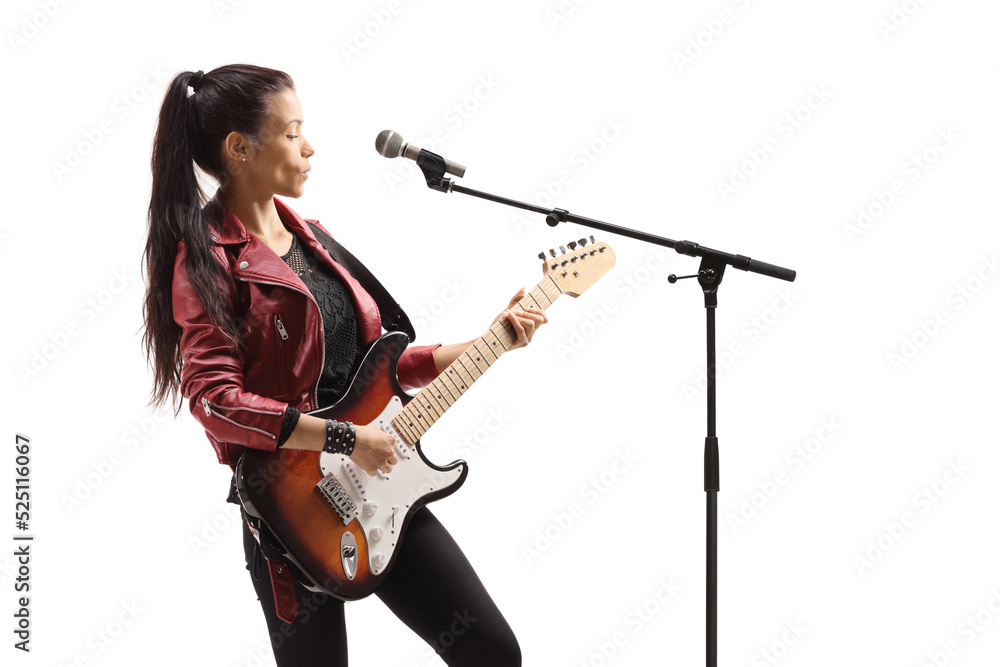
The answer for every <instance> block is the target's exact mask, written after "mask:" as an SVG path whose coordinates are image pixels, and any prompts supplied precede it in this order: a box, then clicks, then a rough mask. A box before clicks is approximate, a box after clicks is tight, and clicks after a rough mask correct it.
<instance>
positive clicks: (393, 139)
mask: <svg viewBox="0 0 1000 667" xmlns="http://www.w3.org/2000/svg"><path fill="white" fill-rule="evenodd" d="M403 143H404V142H403V137H401V136H400V135H399V134H398V133H397V132H393V131H392V130H382V131H381V132H379V133H378V136H377V137H375V150H376V151H378V154H379V155H381V156H382V157H390V158H391V157H399V156H400V155H401V154H402V152H403Z"/></svg>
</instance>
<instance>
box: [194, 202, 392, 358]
mask: <svg viewBox="0 0 1000 667" xmlns="http://www.w3.org/2000/svg"><path fill="white" fill-rule="evenodd" d="M209 205H211V206H217V207H219V208H220V209H221V211H220V212H221V229H220V230H219V231H218V233H213V234H212V240H213V241H214V242H216V243H219V244H223V245H230V244H240V245H242V246H243V247H242V248H241V249H240V251H239V253H238V256H237V258H236V267H235V270H234V273H236V274H237V275H241V276H245V277H246V278H248V279H259V280H265V281H267V282H277V283H279V284H282V285H287V286H289V287H293V288H295V289H298V290H299V291H302V292H306V293H307V294H308V293H310V292H309V288H308V287H306V285H305V283H303V282H302V279H301V278H299V276H298V275H296V273H295V272H294V271H292V269H291V268H290V267H289V266H288V265H287V264H285V262H284V260H282V259H281V258H280V257H279V256H278V255H277V254H275V252H274V251H273V250H271V248H269V247H268V246H267V244H265V243H264V242H263V241H261V240H260V239H258V238H257V237H256V236H254V235H253V234H250V233H249V232H247V231H246V228H245V227H244V226H243V223H242V222H240V220H239V218H237V217H236V214H235V213H233V212H232V211H231V210H230V209H229V207H228V206H226V204H225V200H224V199H223V198H222V195H221V193H219V192H217V193H216V195H215V198H214V199H213V200H212V202H210V203H209ZM274 206H275V208H276V209H277V211H278V217H280V218H281V221H282V222H283V223H285V225H287V226H288V228H289V229H290V230H291V231H292V233H293V234H295V235H296V236H297V237H298V238H299V240H300V242H301V243H302V244H304V245H305V246H306V247H307V248H308V249H309V251H310V252H311V253H312V254H313V256H315V257H317V258H318V259H319V261H320V262H322V263H323V264H324V266H326V267H328V268H329V269H330V270H331V271H333V273H334V275H336V276H338V277H339V278H340V279H341V281H343V283H344V284H345V285H346V286H347V288H348V290H349V291H350V293H351V298H352V299H353V301H354V308H355V311H356V313H357V321H358V335H359V337H360V338H361V341H362V343H368V342H371V341H373V340H375V339H376V338H378V336H379V334H380V333H381V331H382V323H381V318H380V316H379V312H378V306H376V305H375V301H374V299H372V298H371V296H370V295H369V294H368V293H367V292H366V291H365V290H364V288H362V287H361V284H360V283H359V282H358V281H357V280H355V279H354V276H352V275H351V274H350V273H348V272H347V269H345V268H344V267H342V266H341V265H340V264H338V263H337V262H335V261H333V259H332V258H331V257H330V253H328V252H327V251H326V248H324V247H323V245H322V244H321V243H320V242H319V240H317V238H316V237H315V235H313V233H312V230H311V229H309V226H308V225H307V224H306V223H305V220H303V219H302V217H301V216H299V214H298V213H296V212H295V211H293V210H292V209H291V208H290V207H289V206H288V205H287V204H285V203H284V202H283V201H281V200H280V199H278V198H277V197H274Z"/></svg>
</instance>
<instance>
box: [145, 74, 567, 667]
mask: <svg viewBox="0 0 1000 667" xmlns="http://www.w3.org/2000/svg"><path fill="white" fill-rule="evenodd" d="M189 88H190V90H191V92H189ZM304 124H305V116H304V114H303V113H302V109H301V107H300V105H299V101H298V98H297V97H296V94H295V87H294V84H293V82H292V80H291V78H290V77H289V76H288V75H287V74H285V73H284V72H280V71H276V70H273V69H267V68H263V67H257V66H252V65H229V66H225V67H219V68H217V69H214V70H212V71H211V72H208V73H207V74H206V73H202V72H197V73H196V72H185V73H182V74H180V75H178V76H177V77H175V78H174V79H173V81H172V82H171V83H170V86H169V89H168V90H167V92H166V95H165V97H164V101H163V106H162V108H161V110H160V115H159V121H158V127H157V130H156V136H155V140H154V145H153V151H152V172H153V173H152V176H153V179H152V180H153V184H152V196H151V198H150V204H149V219H148V223H149V228H148V238H147V243H146V249H145V256H144V259H145V262H146V271H147V282H148V284H147V292H146V298H145V304H144V316H145V324H146V331H145V335H144V343H145V349H146V354H147V356H148V357H149V358H150V361H151V365H152V366H153V369H154V384H153V390H152V396H153V400H152V402H153V403H154V404H156V405H159V404H162V403H163V402H164V401H165V400H166V399H167V398H168V397H169V398H171V399H172V400H174V401H175V402H176V401H178V400H179V399H178V393H179V394H180V395H181V396H183V397H185V398H187V399H188V400H189V404H190V409H191V411H192V414H193V415H194V416H195V418H196V419H197V420H198V421H199V422H200V423H201V424H202V425H203V426H204V428H205V432H206V434H207V436H208V439H209V441H210V442H211V443H212V445H213V446H214V448H215V451H216V453H217V455H218V457H219V461H220V462H221V463H225V464H228V465H230V466H231V467H233V468H234V469H235V465H236V463H237V461H238V460H239V458H240V455H241V454H242V452H244V451H246V448H254V449H263V450H267V451H274V450H275V449H276V448H277V447H285V448H293V449H307V450H321V449H324V446H326V447H329V446H330V445H329V444H328V442H329V441H330V438H331V435H333V436H334V439H335V440H337V442H338V443H339V444H338V446H343V447H344V449H342V450H341V451H343V453H345V454H346V453H349V455H350V458H351V459H352V460H353V461H354V462H355V463H356V464H357V465H358V466H359V467H361V468H362V469H364V470H365V471H366V472H367V473H369V474H372V475H374V474H376V473H377V471H378V470H381V471H383V472H389V471H390V470H391V469H392V466H393V465H394V464H396V463H397V458H396V454H395V451H394V447H395V441H394V439H393V438H392V437H391V436H390V435H388V434H386V433H384V432H382V431H381V430H378V429H375V428H370V427H367V426H361V425H357V426H349V425H348V423H336V422H332V421H331V422H330V423H328V422H327V421H326V420H323V419H320V418H318V417H315V416H313V415H309V414H306V412H307V411H310V410H314V409H316V408H319V407H326V406H327V405H330V404H332V403H333V402H335V401H336V400H337V398H338V397H339V396H340V395H341V394H342V393H343V392H344V390H345V388H346V387H345V386H346V384H347V383H348V381H349V380H350V375H351V372H352V370H353V369H355V364H356V362H357V361H358V359H359V354H360V353H363V352H364V350H365V347H366V346H367V345H368V344H369V343H371V342H372V341H373V340H374V339H375V338H377V337H378V336H379V334H380V332H381V325H380V316H379V310H378V307H377V306H376V304H375V301H374V300H373V298H372V297H371V296H370V295H369V294H368V293H367V292H366V291H365V289H364V288H362V287H361V284H360V283H359V282H358V280H356V279H355V277H354V276H352V275H351V274H350V273H348V272H347V270H346V269H344V268H343V267H342V266H341V265H340V264H338V263H337V262H335V261H334V260H333V259H332V257H331V256H330V254H329V252H327V250H326V249H325V247H324V245H323V243H322V238H319V239H318V238H317V236H320V237H323V236H324V235H330V236H332V234H329V232H328V231H327V230H326V228H325V227H323V226H321V225H318V224H317V225H316V226H315V227H313V226H312V225H311V224H306V221H304V220H303V219H302V218H301V217H300V216H299V215H298V214H297V213H295V212H294V211H293V210H292V209H291V208H290V207H289V206H288V205H287V204H285V203H284V202H283V201H282V200H280V199H278V198H277V197H275V195H280V196H281V197H293V198H297V197H300V196H301V195H302V194H303V191H304V189H305V183H306V180H307V179H308V178H309V169H310V163H309V160H310V158H311V157H312V156H313V154H314V149H313V147H312V145H311V144H310V143H309V142H308V141H307V140H306V137H305V134H304V133H303V126H304ZM195 165H197V166H198V167H200V168H201V169H202V170H204V171H205V172H206V173H207V174H209V175H210V176H212V177H214V178H215V179H217V180H218V181H219V183H220V184H221V187H220V188H219V189H218V191H217V192H216V193H215V196H214V197H213V198H211V200H210V201H208V202H207V204H205V205H203V203H204V202H205V200H206V199H208V198H207V197H204V196H203V195H202V191H201V189H200V187H199V185H198V182H197V179H196V172H195ZM311 222H315V221H311ZM316 230H318V231H316ZM522 296H524V291H523V288H522V290H520V291H519V292H518V293H517V294H515V295H514V298H513V299H511V301H510V304H509V305H508V308H507V309H506V310H504V311H503V312H501V313H500V314H499V315H498V316H497V317H496V318H495V319H494V320H493V322H494V323H495V322H497V321H499V320H500V319H501V318H505V319H506V320H507V321H509V322H510V324H511V325H512V327H513V329H514V330H515V331H516V334H517V342H516V343H515V344H514V345H513V347H522V346H524V345H526V344H528V342H529V341H530V340H531V338H532V335H533V334H534V332H535V330H536V329H537V328H538V327H539V326H541V325H542V324H543V323H545V322H547V321H548V320H547V318H546V316H545V313H544V312H543V311H542V310H539V309H537V308H528V309H526V310H525V309H521V308H520V307H515V304H517V302H518V301H519V300H520V299H521V297H522ZM470 344H471V341H469V342H466V343H458V344H454V345H424V346H415V347H414V346H411V347H409V348H407V349H406V350H405V352H404V353H403V355H402V357H401V358H400V360H399V365H398V368H397V372H398V376H399V380H400V384H401V385H402V386H403V388H404V389H408V390H411V389H415V388H418V387H421V386H423V385H425V384H427V383H428V382H430V381H431V380H432V379H434V378H435V377H436V376H437V375H438V374H439V373H440V372H442V371H443V369H445V368H446V367H447V366H448V365H449V364H450V363H451V362H452V361H453V360H455V359H456V358H457V357H458V355H459V354H461V353H462V352H463V351H465V349H466V348H467V347H468V346H469V345H470ZM330 429H333V431H332V433H331V431H330ZM351 440H353V443H350V444H351V445H352V446H353V451H350V449H349V447H348V442H349V441H351ZM327 451H330V450H329V449H328V450H327ZM243 533H244V551H245V561H246V567H247V569H248V570H250V571H251V575H252V576H251V578H252V580H253V585H254V588H255V589H256V591H257V595H258V597H259V600H260V603H261V607H262V609H263V612H264V616H265V618H266V621H267V627H268V630H269V632H270V636H271V644H272V647H273V649H274V654H275V659H276V661H277V663H278V665H281V666H285V665H321V664H322V665H346V664H347V636H346V630H345V625H344V604H343V602H341V601H340V600H338V599H336V598H333V597H330V596H324V595H320V594H315V593H311V592H309V591H307V590H306V589H305V588H303V586H302V584H301V583H300V582H298V581H297V580H296V581H289V580H286V579H283V577H287V576H288V574H287V568H285V569H284V570H281V568H273V569H269V568H265V567H263V563H262V560H261V558H260V552H259V547H258V545H257V541H256V540H255V539H254V537H253V535H252V534H251V533H250V531H249V529H248V527H247V525H246V522H245V521H244V525H243ZM278 571H280V572H281V573H282V574H281V575H279V574H277V572H278ZM268 574H270V576H268ZM385 576H386V580H385V581H384V583H383V584H382V585H381V586H380V587H379V588H378V589H377V591H376V595H377V596H378V597H379V598H380V599H381V600H382V601H383V602H384V603H385V604H386V605H387V606H388V607H389V609H391V610H392V612H393V613H394V614H396V616H398V617H399V618H400V619H401V620H402V621H403V622H404V623H406V625H408V626H409V627H410V628H411V629H412V630H413V631H414V632H416V633H417V634H418V635H419V636H420V637H421V638H423V639H424V640H425V641H426V642H427V643H428V644H430V645H431V646H432V647H433V648H434V650H435V651H437V652H438V654H439V655H440V656H441V658H442V659H443V660H444V661H445V662H446V663H447V664H449V665H477V666H480V667H485V666H489V665H504V666H510V665H520V661H521V656H520V649H519V647H518V643H517V640H516V639H515V637H514V635H513V633H512V631H511V629H510V627H509V626H508V624H507V622H506V621H505V620H504V618H503V616H502V615H501V613H500V611H499V610H498V609H497V607H496V605H495V604H494V603H493V601H492V599H491V598H490V596H489V594H488V593H487V592H486V590H485V589H484V587H483V585H482V583H481V582H480V580H479V578H478V577H477V576H476V573H475V571H474V570H473V568H472V566H471V565H470V564H469V562H468V560H467V559H466V558H465V556H464V555H463V553H462V551H461V549H460V548H459V547H458V545H457V544H456V543H455V541H454V540H453V539H452V538H451V536H450V535H449V534H448V532H447V531H446V530H445V528H444V527H443V526H442V525H441V524H440V523H439V522H438V521H437V519H436V518H435V517H434V516H433V515H432V514H431V512H430V511H428V509H427V508H426V507H424V508H422V509H420V510H418V511H417V512H416V513H415V514H414V515H413V517H412V519H411V521H410V525H409V527H408V529H407V533H406V536H405V539H404V540H403V541H402V543H401V546H400V547H399V553H398V556H397V560H396V563H395V565H394V566H393V568H392V569H391V570H390V571H389V573H388V574H387V575H385ZM275 591H277V593H278V595H277V602H276V599H275V595H274V592H275ZM377 660H378V659H377V658H376V657H373V658H372V659H371V661H370V664H376V663H377Z"/></svg>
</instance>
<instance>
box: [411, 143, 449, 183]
mask: <svg viewBox="0 0 1000 667" xmlns="http://www.w3.org/2000/svg"><path fill="white" fill-rule="evenodd" d="M417 166H418V167H420V171H422V172H424V180H425V181H427V187H429V188H430V189H432V190H440V191H441V192H451V179H448V178H445V177H444V175H445V172H447V170H448V166H447V165H446V164H445V161H444V158H443V157H441V156H440V155H438V154H437V153H431V152H430V151H429V150H421V151H420V154H419V155H418V156H417Z"/></svg>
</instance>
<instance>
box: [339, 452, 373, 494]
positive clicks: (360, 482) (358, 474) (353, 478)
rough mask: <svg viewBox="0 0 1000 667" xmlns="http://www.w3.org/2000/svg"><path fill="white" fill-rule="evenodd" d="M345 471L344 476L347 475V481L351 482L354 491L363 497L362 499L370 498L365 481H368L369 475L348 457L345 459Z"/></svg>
mask: <svg viewBox="0 0 1000 667" xmlns="http://www.w3.org/2000/svg"><path fill="white" fill-rule="evenodd" d="M343 469H344V474H345V475H347V479H348V480H350V482H351V486H353V487H354V490H355V491H356V492H357V494H358V495H359V496H360V497H361V499H362V500H365V499H366V498H367V497H368V493H367V492H368V490H367V489H366V488H365V481H366V480H367V479H368V473H366V472H365V471H364V470H362V469H361V468H359V467H358V466H357V465H355V464H354V462H353V461H351V460H350V459H348V458H347V457H344V464H343Z"/></svg>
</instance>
